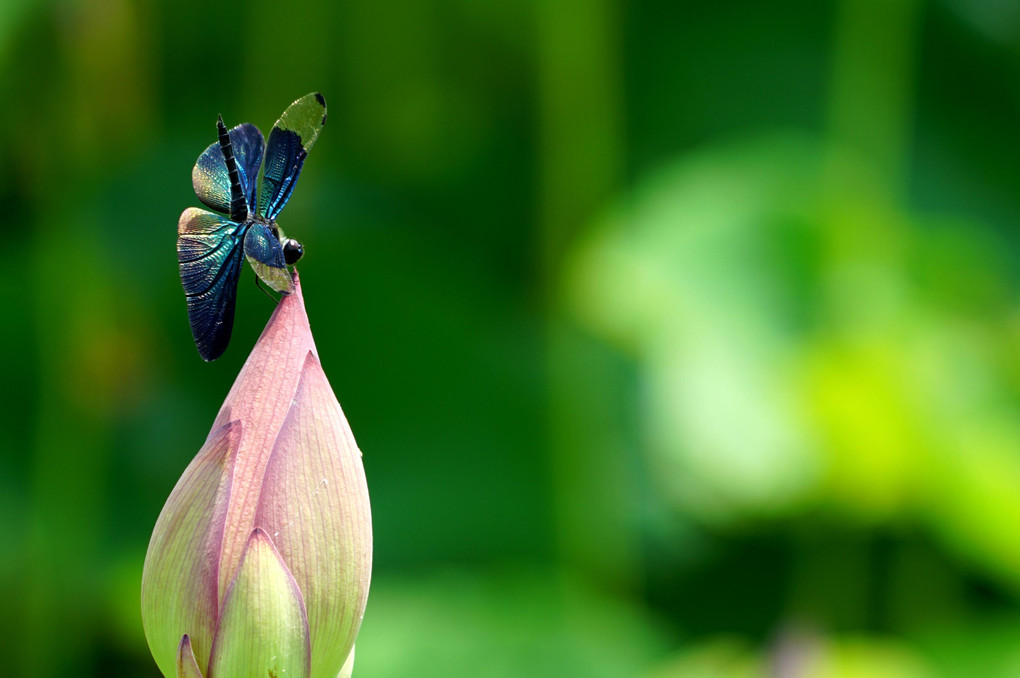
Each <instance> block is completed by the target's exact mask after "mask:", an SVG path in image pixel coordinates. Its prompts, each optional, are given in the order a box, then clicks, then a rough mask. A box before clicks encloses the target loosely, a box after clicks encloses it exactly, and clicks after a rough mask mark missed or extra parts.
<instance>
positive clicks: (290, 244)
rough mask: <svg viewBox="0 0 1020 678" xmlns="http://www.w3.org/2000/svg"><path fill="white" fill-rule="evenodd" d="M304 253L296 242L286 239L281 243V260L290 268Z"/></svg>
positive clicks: (303, 249)
mask: <svg viewBox="0 0 1020 678" xmlns="http://www.w3.org/2000/svg"><path fill="white" fill-rule="evenodd" d="M304 253H305V248H304V247H302V246H301V243H299V242H298V241H297V240H294V239H293V238H287V239H286V240H284V241H283V260H284V261H286V262H287V265H288V266H292V265H293V264H294V263H296V262H297V260H298V259H300V258H301V257H302V255H304Z"/></svg>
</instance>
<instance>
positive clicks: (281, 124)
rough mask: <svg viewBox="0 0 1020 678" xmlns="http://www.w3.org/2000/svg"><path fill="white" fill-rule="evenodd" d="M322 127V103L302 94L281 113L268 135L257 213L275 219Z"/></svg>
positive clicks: (292, 188)
mask: <svg viewBox="0 0 1020 678" xmlns="http://www.w3.org/2000/svg"><path fill="white" fill-rule="evenodd" d="M325 124H326V100H325V99H323V98H322V95H321V94H319V93H318V92H315V93H312V94H306V95H305V96H303V97H301V98H300V99H298V100H297V101H295V102H294V103H292V104H291V105H290V106H288V107H287V110H286V111H284V112H283V115H281V116H280V119H279V120H277V121H276V125H274V126H273V131H272V132H270V133H269V144H268V145H267V146H266V162H265V166H264V167H263V168H262V187H261V188H260V189H259V214H261V215H262V216H264V217H266V218H268V219H276V215H278V214H279V213H280V210H282V209H283V207H284V205H286V204H287V200H289V199H290V194H291V193H293V192H294V185H295V184H297V180H298V176H300V175H301V168H302V167H303V166H304V164H305V157H307V155H308V151H310V150H311V149H312V145H313V144H315V140H316V139H318V138H319V132H320V131H321V130H322V126H323V125H325Z"/></svg>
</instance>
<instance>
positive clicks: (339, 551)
mask: <svg viewBox="0 0 1020 678" xmlns="http://www.w3.org/2000/svg"><path fill="white" fill-rule="evenodd" d="M255 524H256V525H258V526H259V527H261V528H263V529H264V530H266V532H268V533H269V534H270V535H272V538H273V543H274V544H275V545H276V546H277V548H279V549H280V554H281V555H282V556H283V559H284V560H285V561H286V562H287V564H288V565H289V566H290V570H291V572H292V573H293V574H294V579H295V580H296V581H297V583H298V586H299V587H300V589H301V592H302V594H303V596H304V601H305V605H306V607H307V610H308V625H309V631H310V634H311V644H312V667H313V673H312V676H313V678H336V675H337V673H338V672H339V671H340V669H341V667H342V666H343V664H344V660H345V659H347V656H348V655H349V654H350V652H351V648H352V647H353V645H354V639H355V637H356V636H357V634H358V629H359V627H360V626H361V618H362V615H363V613H364V610H365V604H366V601H367V599H368V585H369V579H370V578H371V570H372V517H371V513H370V509H369V500H368V485H367V483H366V481H365V471H364V468H363V466H362V463H361V451H360V450H359V449H358V446H357V444H356V443H355V442H354V436H353V434H352V433H351V429H350V426H348V424H347V419H346V417H344V414H343V411H342V410H341V409H340V403H338V402H337V399H336V396H335V395H333V390H332V389H331V388H330V386H329V382H328V381H327V380H326V375H325V374H324V373H323V371H322V366H321V365H320V364H319V360H318V358H317V357H316V356H315V354H313V353H312V352H309V353H308V355H307V357H306V359H305V364H304V367H303V368H302V370H301V379H300V381H299V383H298V387H297V392H296V394H295V395H294V404H293V405H292V406H291V408H290V412H289V413H288V415H287V418H286V419H285V420H284V422H283V426H282V428H281V429H280V434H279V436H278V437H277V439H276V444H275V446H274V448H273V453H272V456H271V457H270V459H269V463H268V465H267V467H266V475H265V478H264V480H263V484H262V496H261V498H260V499H259V507H258V511H257V512H256V515H255Z"/></svg>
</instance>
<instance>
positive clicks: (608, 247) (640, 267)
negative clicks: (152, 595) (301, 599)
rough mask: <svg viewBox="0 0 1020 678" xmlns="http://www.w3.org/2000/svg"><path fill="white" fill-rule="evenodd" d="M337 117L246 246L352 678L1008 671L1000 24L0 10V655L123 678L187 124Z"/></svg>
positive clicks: (1012, 254) (487, 11)
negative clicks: (299, 322)
mask: <svg viewBox="0 0 1020 678" xmlns="http://www.w3.org/2000/svg"><path fill="white" fill-rule="evenodd" d="M311 91H321V92H322V93H323V94H324V95H325V97H326V99H327V100H328V102H329V121H328V124H327V125H326V127H325V128H324V130H323V133H322V135H321V136H320V138H319V140H318V143H317V144H316V146H315V149H314V150H313V151H312V153H311V154H310V156H309V158H308V162H307V164H306V166H305V170H304V173H303V176H302V179H301V182H300V186H299V187H298V189H297V190H296V192H295V193H294V196H293V198H292V200H291V202H290V203H289V204H288V206H287V208H286V210H285V211H284V212H283V214H282V216H281V218H280V223H281V225H282V226H283V228H285V229H286V231H287V233H288V235H289V236H291V237H295V238H298V239H299V240H301V241H302V242H303V243H304V246H305V251H306V257H305V259H304V260H303V261H302V262H301V276H302V283H303V288H304V293H305V300H306V304H307V309H308V313H309V317H310V319H311V323H312V329H313V331H314V333H315V337H316V342H317V345H318V347H319V352H320V355H321V359H322V362H323V365H324V368H325V370H326V372H327V374H328V375H329V378H330V381H331V383H332V385H333V387H334V389H335V390H336V393H337V396H338V398H339V399H340V402H341V403H342V405H343V407H344V410H345V412H346V414H347V416H348V419H349V420H350V423H351V426H352V428H353V430H354V433H355V435H356V436H357V439H358V442H359V444H360V447H361V448H362V450H363V451H364V460H365V467H366V473H367V475H368V480H369V487H370V490H371V494H372V500H373V515H374V526H375V539H376V543H375V554H376V558H375V574H374V579H373V590H372V594H371V596H370V598H369V604H368V610H367V612H366V616H365V622H364V626H363V628H362V634H361V636H360V638H359V640H358V653H357V663H356V666H355V673H354V675H355V676H357V677H358V678H391V677H392V678H398V677H404V676H410V675H414V676H444V677H448V676H456V677H459V676H480V677H482V678H487V677H492V678H496V677H504V676H505V677H509V676H522V675H528V676H534V677H536V678H537V677H544V676H549V677H554V676H555V677H560V676H585V677H589V676H593V677H601V676H605V677H606V678H613V677H618V676H627V677H629V676H634V677H638V678H642V677H647V678H684V677H688V676H689V677H692V678H702V677H704V678H712V677H715V676H719V677H724V676H725V677H743V676H769V675H775V676H780V677H782V678H794V677H800V676H820V677H828V676H833V677H836V676H839V677H852V676H894V677H903V678H913V677H918V678H922V677H929V676H937V677H943V676H944V677H947V678H957V677H959V678H963V677H969V676H975V675H980V676H983V677H990V678H998V677H1007V676H1015V675H1018V673H1020V650H1018V649H1017V648H1020V537H1018V536H1016V525H1017V524H1018V522H1020V295H1018V294H1017V290H1018V289H1020V275H1017V273H1016V272H1017V271H1020V249H1018V245H1020V162H1018V161H1017V157H1018V153H1017V151H1018V149H1020V124H1018V121H1020V9H1017V8H1016V6H1015V3H1008V2H997V3H991V2H978V1H976V0H975V1H969V0H929V1H927V2H925V1H923V0H889V1H880V0H834V1H831V2H817V0H789V1H787V2H772V3H765V2H746V1H745V2H735V3H715V4H713V3H700V2H699V3H694V2H680V1H677V0H638V1H636V2H624V1H623V0H558V1H557V0H534V1H532V2H527V1H525V0H383V1H379V0H341V1H339V2H333V1H330V0H322V1H321V2H293V3H279V2H272V1H270V0H252V1H248V2H241V1H240V0H236V1H232V2H225V3H218V4H217V5H216V6H215V7H213V6H212V3H207V2H203V1H199V0H187V1H178V2H169V1H167V2H160V1H157V0H101V1H100V0H96V1H95V2H85V1H75V0H62V1H56V0H3V1H0V102H2V105H0V123H2V124H0V158H2V159H3V161H4V162H2V163H0V198H2V202H3V204H4V206H5V210H4V218H3V220H2V223H3V226H2V228H3V232H4V234H5V236H6V239H5V241H6V242H7V243H8V255H7V258H6V265H5V266H4V267H2V273H0V280H2V282H4V283H5V288H6V290H7V292H8V294H7V304H6V310H5V313H4V316H3V317H4V320H3V325H2V329H3V331H2V332H0V349H2V355H4V356H5V357H6V359H5V360H4V361H2V362H0V380H2V385H3V388H4V393H5V394H6V396H5V399H4V406H3V407H2V408H0V425H2V426H3V430H4V431H5V432H6V434H5V436H4V443H3V444H2V445H0V515H2V516H3V517H4V525H5V526H6V528H7V529H6V532H5V538H4V539H2V540H0V589H2V591H3V600H4V603H3V606H2V609H3V610H4V614H2V615H0V638H3V641H0V648H2V649H3V650H4V654H5V657H6V659H7V663H8V666H10V667H12V668H10V669H9V670H8V671H7V674H9V675H17V676H33V677H38V678H52V677H57V676H77V677H80V676H92V675H95V676H156V675H157V671H156V668H155V665H154V663H153V662H152V660H151V658H150V657H149V653H148V650H147V647H146V645H145V640H144V637H143V635H142V631H141V621H140V612H139V603H138V597H139V591H138V589H139V583H140V578H141V568H142V560H143V558H144V554H145V548H146V545H147V543H148V538H149V534H150V532H151V529H152V526H153V524H154V522H155V519H156V516H157V515H158V512H159V510H160V508H161V507H162V505H163V502H164V501H165V499H166V497H167V495H168V494H169V492H170V489H171V488H172V487H173V484H174V482H175V481H176V479H177V478H178V477H179V475H180V473H181V472H182V471H183V469H184V467H185V466H186V464H187V463H188V461H190V459H191V457H192V456H193V455H194V454H195V453H196V452H197V451H198V448H199V447H200V445H201V443H202V441H203V440H204V438H205V435H206V433H207V432H208V427H209V426H210V425H211V423H212V420H213V418H214V416H215V414H216V411H217V409H218V406H219V404H220V402H221V401H222V399H223V397H224V396H225V395H226V392H227V390H228V389H229V387H230V384H231V383H232V380H233V378H234V376H235V375H236V373H237V371H238V369H239V368H240V366H241V364H242V363H243V361H244V359H245V357H246V355H247V351H248V350H249V349H250V347H251V346H252V345H253V344H254V341H255V339H256V338H257V337H258V334H259V332H260V331H261V328H262V326H263V325H264V323H265V322H266V320H267V319H268V317H269V315H270V313H271V310H272V302H270V301H269V300H268V299H266V297H265V296H264V295H263V294H261V293H260V292H259V291H258V290H257V289H256V288H255V286H254V284H253V283H252V278H253V275H252V274H251V272H250V271H248V270H246V271H245V273H244V274H243V276H242V281H241V285H240V291H239V298H238V308H237V320H236V326H235V330H234V336H233V340H232V342H231V345H230V347H229V348H228V350H227V352H226V354H225V355H224V356H223V358H222V359H220V360H219V361H217V362H215V363H212V364H205V363H203V362H202V361H201V360H200V359H199V357H198V355H197V353H196V351H195V348H194V345H193V344H192V341H191V336H190V332H189V329H188V323H187V316H186V311H185V304H184V297H183V293H182V291H181V288H180V281H179V278H178V273H177V266H176V252H175V246H174V241H175V225H176V223H177V218H178V216H179V215H180V213H181V211H182V210H184V209H185V208H186V207H188V206H192V205H198V201H197V199H196V198H195V196H194V193H193V191H192V188H191V179H190V177H191V166H192V164H193V163H194V161H195V159H196V158H197V156H198V154H199V153H200V152H201V151H202V150H203V149H204V148H205V147H206V145H208V144H209V143H212V141H214V140H215V120H216V115H217V114H220V113H221V114H222V115H223V117H224V120H225V121H226V122H227V124H228V125H234V124H237V123H240V122H244V121H250V122H253V123H255V124H256V125H258V126H259V127H261V128H262V130H263V132H265V133H268V130H269V128H270V126H271V125H272V122H273V121H274V120H275V119H276V118H277V117H278V116H279V114H280V112H281V111H282V110H283V109H284V107H285V106H286V105H287V104H289V103H290V102H291V101H293V100H294V99H296V98H297V97H299V96H301V95H303V94H305V93H307V92H311Z"/></svg>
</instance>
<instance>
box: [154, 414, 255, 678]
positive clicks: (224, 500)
mask: <svg viewBox="0 0 1020 678" xmlns="http://www.w3.org/2000/svg"><path fill="white" fill-rule="evenodd" d="M240 441H241V423H240V422H238V421H232V422H229V423H227V424H225V425H224V426H221V427H219V428H218V429H216V430H215V431H214V432H213V433H211V434H210V435H209V439H208V440H207V441H206V443H205V445H204V446H203V447H202V449H201V450H200V451H199V453H198V455H197V456H196V457H195V459H194V460H193V461H192V462H191V464H190V465H188V468H187V469H185V471H184V475H182V476H181V479H180V480H179V481H177V485H176V487H174V489H173V492H171V493H170V497H169V498H168V499H167V501H166V505H165V506H164V507H163V511H162V512H161V513H160V514H159V519H158V520H156V527H155V528H154V529H153V531H152V539H151V541H150V542H149V550H148V552H147V553H146V555H145V566H144V568H143V570H142V626H143V627H144V629H145V638H146V640H148V642H149V649H150V650H151V651H152V657H153V659H155V660H156V665H157V666H159V670H160V671H162V673H163V675H164V676H173V675H174V674H175V672H176V664H177V654H178V646H179V643H180V639H181V636H182V635H184V634H187V635H188V643H189V646H190V647H191V648H192V651H193V653H194V656H195V658H196V660H197V663H198V667H199V668H200V669H202V670H204V669H205V668H206V667H207V666H208V662H209V652H210V651H211V649H212V641H213V634H214V632H215V630H216V629H215V624H216V615H217V610H218V607H219V600H220V592H219V586H218V569H219V563H218V555H219V553H220V548H221V544H222V542H223V526H224V520H225V517H226V511H227V504H228V502H229V500H230V489H231V474H230V472H229V470H230V469H231V468H232V466H233V463H234V456H235V454H236V451H237V448H238V446H239V445H240Z"/></svg>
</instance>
